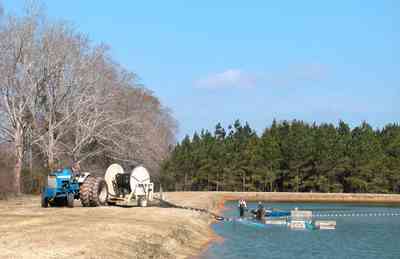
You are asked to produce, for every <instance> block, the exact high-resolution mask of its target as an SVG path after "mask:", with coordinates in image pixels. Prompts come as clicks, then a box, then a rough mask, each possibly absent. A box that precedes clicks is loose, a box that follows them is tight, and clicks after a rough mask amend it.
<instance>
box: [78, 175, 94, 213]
mask: <svg viewBox="0 0 400 259" xmlns="http://www.w3.org/2000/svg"><path fill="white" fill-rule="evenodd" d="M93 181H94V177H93V176H88V177H87V178H86V180H85V181H84V182H83V183H82V184H81V186H80V188H79V198H80V200H81V203H82V206H83V207H89V206H90V190H91V186H92V182H93Z"/></svg>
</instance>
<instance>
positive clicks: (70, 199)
mask: <svg viewBox="0 0 400 259" xmlns="http://www.w3.org/2000/svg"><path fill="white" fill-rule="evenodd" d="M67 206H68V208H73V207H74V194H73V193H68V195H67Z"/></svg>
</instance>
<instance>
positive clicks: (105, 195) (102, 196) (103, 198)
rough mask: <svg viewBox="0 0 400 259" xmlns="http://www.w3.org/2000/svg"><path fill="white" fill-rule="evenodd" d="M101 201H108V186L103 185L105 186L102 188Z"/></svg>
mask: <svg viewBox="0 0 400 259" xmlns="http://www.w3.org/2000/svg"><path fill="white" fill-rule="evenodd" d="M99 201H100V202H101V203H105V202H106V201H107V188H106V186H105V185H103V188H101V190H100V194H99Z"/></svg>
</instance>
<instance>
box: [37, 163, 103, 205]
mask: <svg viewBox="0 0 400 259" xmlns="http://www.w3.org/2000/svg"><path fill="white" fill-rule="evenodd" d="M107 198H108V189H107V184H106V182H105V181H104V179H103V178H100V177H95V176H91V175H90V173H84V174H80V173H76V174H75V173H73V172H72V170H71V169H70V168H64V169H60V170H57V171H54V172H52V173H50V174H49V175H48V177H47V185H46V186H45V187H44V188H43V190H42V195H41V205H42V207H43V208H47V207H48V206H49V205H50V206H51V207H56V206H68V207H71V208H72V207H73V206H74V200H75V199H80V200H81V203H82V205H83V206H85V207H87V206H92V207H95V206H101V205H105V204H106V203H107Z"/></svg>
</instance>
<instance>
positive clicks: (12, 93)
mask: <svg viewBox="0 0 400 259" xmlns="http://www.w3.org/2000/svg"><path fill="white" fill-rule="evenodd" d="M38 26H39V22H38V19H37V16H36V14H30V15H28V16H26V17H24V18H23V19H16V18H13V17H9V18H8V19H7V21H5V22H4V23H3V24H2V25H1V27H0V53H1V55H0V95H1V101H0V109H1V111H0V112H1V116H2V120H1V127H0V129H1V133H2V134H1V135H2V137H4V138H6V139H7V140H8V141H12V142H13V143H14V145H15V159H16V162H15V172H14V174H15V182H14V189H15V191H16V192H17V193H19V192H20V191H21V188H20V176H21V168H22V158H23V154H24V140H25V138H26V135H27V132H28V131H29V128H30V125H31V123H32V120H33V118H34V116H35V115H34V114H33V113H32V111H34V110H35V109H34V108H33V107H34V106H35V104H36V103H37V101H38V96H39V95H38V93H39V92H40V91H41V87H42V80H43V78H41V77H39V78H36V77H35V75H34V70H35V60H36V58H37V56H38V52H37V49H36V47H35V37H36V33H37V29H38Z"/></svg>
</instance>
